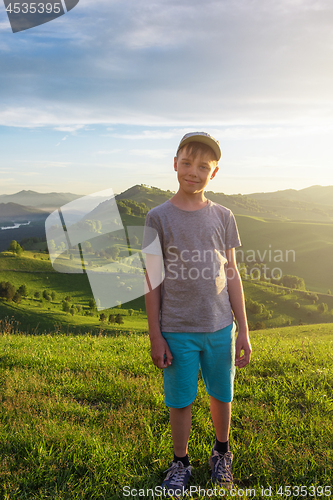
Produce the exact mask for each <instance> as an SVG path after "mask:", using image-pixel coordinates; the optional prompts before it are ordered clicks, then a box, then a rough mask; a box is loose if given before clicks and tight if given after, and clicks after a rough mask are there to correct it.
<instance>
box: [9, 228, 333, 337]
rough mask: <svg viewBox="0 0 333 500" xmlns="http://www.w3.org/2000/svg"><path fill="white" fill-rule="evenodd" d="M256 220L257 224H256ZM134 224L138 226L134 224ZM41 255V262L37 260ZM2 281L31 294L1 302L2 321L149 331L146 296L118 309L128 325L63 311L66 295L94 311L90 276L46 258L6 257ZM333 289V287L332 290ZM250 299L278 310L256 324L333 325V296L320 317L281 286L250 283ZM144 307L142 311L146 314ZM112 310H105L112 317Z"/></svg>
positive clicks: (44, 328)
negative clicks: (43, 295)
mask: <svg viewBox="0 0 333 500" xmlns="http://www.w3.org/2000/svg"><path fill="white" fill-rule="evenodd" d="M251 222H252V221H251ZM132 224H133V222H132ZM35 255H36V258H34V256H35ZM0 273H1V281H3V280H4V281H7V280H8V281H10V282H12V283H13V284H14V285H15V287H16V288H18V287H19V286H20V285H22V284H23V283H25V284H26V285H27V287H28V291H29V295H28V297H27V298H24V299H22V302H21V303H20V304H19V305H17V304H15V303H13V302H11V303H7V302H6V301H0V318H5V317H15V319H16V320H17V321H19V323H20V324H21V326H22V328H24V330H25V331H30V332H31V331H35V329H36V328H37V330H38V331H39V332H54V331H55V330H57V329H58V328H65V330H69V329H75V330H76V331H77V332H89V331H95V330H97V331H99V330H100V329H101V328H102V329H103V330H105V331H108V332H110V333H111V332H114V331H119V330H121V331H131V330H133V329H136V330H141V331H146V330H147V320H146V315H145V304H144V297H139V298H138V299H136V300H134V301H131V302H128V303H126V304H124V305H123V306H122V308H121V310H118V309H116V310H115V313H118V312H119V313H120V314H122V315H123V317H124V324H123V325H121V326H120V327H118V326H116V325H108V324H107V323H106V324H104V325H102V324H101V322H100V321H99V314H100V313H99V314H97V313H96V314H95V316H94V317H90V316H84V315H82V314H75V315H74V317H72V316H71V315H70V314H69V313H65V312H63V311H62V310H61V302H62V300H64V298H65V297H66V296H68V295H69V296H70V297H71V299H72V303H74V304H75V305H78V304H79V305H81V306H82V307H83V313H84V312H85V310H87V309H88V303H89V299H91V298H93V296H92V293H91V289H90V285H89V282H88V279H87V277H86V275H84V274H63V273H58V272H55V271H54V270H53V268H52V266H51V264H50V261H49V258H48V256H47V255H45V254H36V253H33V252H24V254H23V255H22V257H16V256H13V255H11V254H10V253H2V254H0ZM332 288H333V287H332ZM244 289H245V295H246V297H247V298H251V299H252V300H256V301H259V302H261V303H263V304H264V305H265V307H266V309H267V310H269V311H271V312H272V318H271V319H266V318H265V317H264V316H263V315H252V314H251V313H249V320H250V321H252V322H253V323H256V322H258V321H263V322H264V324H265V325H266V326H267V327H276V326H281V325H288V324H292V325H296V324H299V322H300V321H302V322H303V323H309V324H310V323H321V322H332V320H333V317H332V309H333V296H328V295H326V296H324V295H323V296H320V299H319V302H325V303H327V304H328V308H329V310H328V312H327V313H325V314H320V313H319V312H318V311H317V305H318V304H310V303H309V301H307V300H306V299H305V298H304V297H303V295H302V294H300V293H299V292H293V293H292V294H290V295H285V294H284V291H283V290H282V289H280V288H278V287H273V288H272V287H268V286H264V285H262V284H260V283H251V282H248V281H246V282H244ZM43 290H48V291H49V293H51V291H54V292H55V293H56V298H55V300H53V301H52V302H50V303H49V302H47V301H44V303H43V304H42V303H41V302H40V300H37V299H35V298H34V293H35V292H36V291H39V292H42V291H43ZM295 302H298V303H299V304H300V308H299V309H298V310H295V308H294V304H295ZM128 309H134V310H135V314H134V315H133V316H129V315H128ZM140 309H141V311H142V312H140ZM110 312H111V311H105V314H107V316H108V315H109V314H110Z"/></svg>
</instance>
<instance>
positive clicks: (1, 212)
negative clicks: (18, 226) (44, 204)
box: [0, 202, 48, 224]
mask: <svg viewBox="0 0 333 500" xmlns="http://www.w3.org/2000/svg"><path fill="white" fill-rule="evenodd" d="M47 215H48V214H45V212H44V211H43V210H39V209H38V208H35V207H29V206H24V205H19V204H18V203H12V202H9V203H0V224H1V222H3V221H5V220H8V219H9V220H11V219H12V218H15V219H16V221H17V222H18V221H20V220H22V219H26V218H27V217H29V218H34V219H36V218H40V217H44V218H46V217H47Z"/></svg>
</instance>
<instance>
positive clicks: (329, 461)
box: [0, 320, 333, 500]
mask: <svg viewBox="0 0 333 500" xmlns="http://www.w3.org/2000/svg"><path fill="white" fill-rule="evenodd" d="M252 344H253V358H252V361H251V363H250V365H249V366H248V367H246V368H245V369H243V370H238V371H237V375H236V382H235V397H234V402H233V416H232V430H231V436H230V440H231V447H232V451H233V453H234V462H233V474H234V480H235V485H234V490H233V491H232V492H229V493H228V492H226V490H224V496H225V497H227V498H244V497H246V498H266V497H267V496H269V497H270V498H272V499H281V498H287V497H288V496H290V495H291V497H293V498H301V497H302V496H303V497H304V496H306V497H307V498H327V497H328V496H330V495H331V494H333V491H332V490H329V489H328V487H329V486H331V471H332V467H333V452H332V450H333V431H332V417H333V392H332V386H333V374H332V364H333V355H332V348H333V331H332V327H331V325H329V324H321V325H304V326H296V327H286V328H276V329H274V328H272V329H270V330H265V331H255V332H252ZM0 352H1V356H0V379H1V384H0V398H1V406H0V419H1V425H0V460H1V467H0V485H1V486H0V498H1V499H4V500H9V499H13V500H14V499H22V500H23V499H26V500H34V499H36V500H44V499H45V500H46V499H56V500H65V499H71V500H74V499H77V500H78V499H86V500H94V499H96V500H97V499H98V500H102V499H107V500H111V499H119V498H131V499H133V498H139V495H140V496H141V497H143V493H144V494H146V493H147V490H148V494H147V496H146V498H152V496H151V493H149V491H150V492H151V490H154V488H155V487H156V486H158V485H160V484H161V482H162V480H163V477H164V475H165V474H164V471H165V470H166V469H167V468H168V465H169V462H170V461H171V459H172V445H171V435H170V428H169V423H168V410H167V408H166V407H165V406H164V403H163V381H162V372H161V371H160V370H158V369H157V368H156V367H155V366H154V365H153V364H152V362H151V360H150V353H149V339H148V336H147V334H145V333H142V334H140V333H136V334H133V333H132V334H120V333H117V332H114V333H108V334H106V333H100V334H99V335H98V334H97V335H96V334H95V335H93V334H83V335H82V334H81V335H73V334H70V333H66V334H65V333H62V332H61V331H58V332H56V333H53V334H48V335H33V334H31V335H26V334H24V333H20V325H17V324H15V323H13V322H12V321H10V320H9V321H8V320H7V321H6V320H2V321H1V323H0ZM213 442H214V431H213V426H212V423H211V420H210V417H209V400H208V396H207V394H206V392H205V390H204V386H203V383H202V380H201V379H200V380H199V388H198V395H197V398H196V400H195V403H194V405H193V425H192V433H191V438H190V456H191V461H192V465H193V467H194V470H193V474H192V477H191V480H190V483H189V487H190V486H192V493H193V494H192V495H189V496H188V497H187V498H193V499H197V498H203V496H202V495H201V496H199V494H198V488H199V487H201V488H202V490H201V491H203V490H206V492H207V491H208V493H207V494H206V497H204V498H208V496H210V497H212V493H211V491H212V488H214V486H212V484H211V481H210V475H209V468H208V463H207V461H208V457H209V454H210V452H211V447H212V444H213ZM301 487H302V489H301ZM325 487H326V490H325ZM194 488H197V493H195V490H194ZM263 491H265V492H266V495H264V496H263V494H262V492H263ZM329 491H331V493H330V495H329ZM300 492H302V494H301V493H300ZM149 495H150V496H149ZM220 495H221V493H219V494H218V495H217V496H215V495H213V498H219V497H220ZM155 498H157V497H156V496H155Z"/></svg>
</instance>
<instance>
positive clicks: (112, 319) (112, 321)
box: [109, 314, 116, 324]
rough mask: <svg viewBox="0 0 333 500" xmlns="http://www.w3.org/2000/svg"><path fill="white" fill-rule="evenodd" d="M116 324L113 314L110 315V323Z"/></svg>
mask: <svg viewBox="0 0 333 500" xmlns="http://www.w3.org/2000/svg"><path fill="white" fill-rule="evenodd" d="M115 322H116V318H115V316H114V315H113V314H110V316H109V323H110V324H111V323H115Z"/></svg>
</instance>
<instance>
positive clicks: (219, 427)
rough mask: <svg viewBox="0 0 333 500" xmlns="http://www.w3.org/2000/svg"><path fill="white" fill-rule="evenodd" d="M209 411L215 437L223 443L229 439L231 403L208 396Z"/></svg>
mask: <svg viewBox="0 0 333 500" xmlns="http://www.w3.org/2000/svg"><path fill="white" fill-rule="evenodd" d="M210 413H211V416H212V420H213V424H214V427H215V433H216V437H217V439H218V440H219V441H221V442H222V443H225V442H226V441H228V439H229V430H230V419H231V403H224V402H223V401H219V400H218V399H216V398H214V397H213V396H210Z"/></svg>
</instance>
